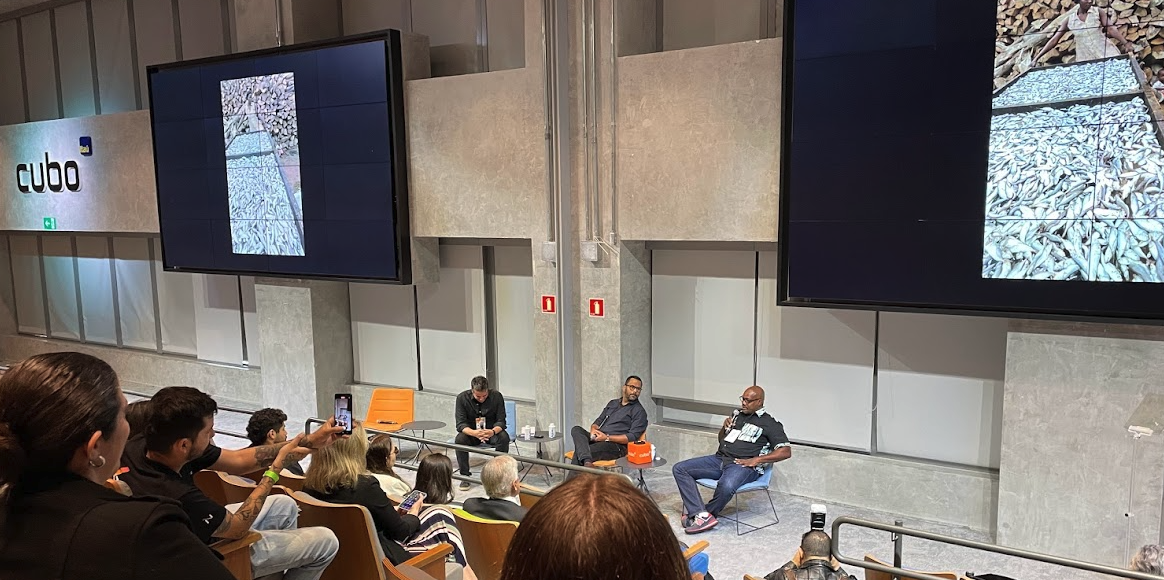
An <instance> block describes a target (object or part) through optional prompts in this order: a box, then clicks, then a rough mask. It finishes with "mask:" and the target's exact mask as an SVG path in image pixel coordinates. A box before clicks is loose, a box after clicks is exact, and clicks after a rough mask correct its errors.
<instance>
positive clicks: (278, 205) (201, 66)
mask: <svg viewBox="0 0 1164 580" xmlns="http://www.w3.org/2000/svg"><path fill="white" fill-rule="evenodd" d="M148 75H149V88H150V108H151V114H152V125H153V137H154V152H155V167H156V175H157V189H158V211H159V218H160V227H161V237H162V254H163V258H164V265H165V268H167V269H172V270H182V271H201V272H219V273H222V272H229V273H251V274H259V275H272V276H296V277H308V278H343V279H362V280H384V281H394V282H404V283H407V282H409V281H410V273H409V263H410V261H409V245H408V203H407V178H406V157H405V151H404V138H403V135H404V125H403V85H402V83H403V81H402V78H401V60H400V36H399V33H398V32H395V31H391V32H389V33H384V34H379V35H372V36H361V37H356V38H349V39H342V40H339V41H331V42H326V43H316V44H309V45H299V46H288V47H283V48H279V49H272V50H264V51H258V52H252V53H244V54H237V55H231V56H227V57H217V58H213V59H206V60H200V61H190V62H181V63H173V64H169V65H161V66H156V67H150V68H149V70H148Z"/></svg>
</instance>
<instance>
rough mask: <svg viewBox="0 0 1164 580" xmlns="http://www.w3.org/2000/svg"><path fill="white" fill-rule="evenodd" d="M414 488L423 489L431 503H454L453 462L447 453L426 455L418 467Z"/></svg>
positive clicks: (426, 498) (426, 501) (427, 500)
mask: <svg viewBox="0 0 1164 580" xmlns="http://www.w3.org/2000/svg"><path fill="white" fill-rule="evenodd" d="M414 489H417V490H419V491H423V492H424V494H425V496H427V497H425V500H424V501H425V503H428V504H430V505H448V504H451V503H453V462H452V461H449V458H448V456H446V455H436V454H433V455H426V456H425V458H424V459H421V460H420V466H419V467H417V468H416V487H415V488H414Z"/></svg>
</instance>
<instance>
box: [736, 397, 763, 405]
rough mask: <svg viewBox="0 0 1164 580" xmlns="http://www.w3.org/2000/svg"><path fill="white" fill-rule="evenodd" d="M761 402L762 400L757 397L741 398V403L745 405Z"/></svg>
mask: <svg viewBox="0 0 1164 580" xmlns="http://www.w3.org/2000/svg"><path fill="white" fill-rule="evenodd" d="M759 400H760V397H755V398H752V399H749V398H747V397H740V402H741V403H744V404H745V405H751V404H752V403H755V402H756V401H759Z"/></svg>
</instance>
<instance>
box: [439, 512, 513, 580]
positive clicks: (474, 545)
mask: <svg viewBox="0 0 1164 580" xmlns="http://www.w3.org/2000/svg"><path fill="white" fill-rule="evenodd" d="M453 517H454V518H456V519H457V529H458V530H460V531H461V539H462V540H463V541H464V542H465V558H466V559H467V560H468V561H469V567H470V568H472V569H473V573H474V574H476V575H477V578H479V579H480V580H498V579H499V578H501V567H502V566H503V565H504V564H505V552H506V550H508V549H509V542H510V541H511V540H513V534H515V533H516V532H517V522H503V521H497V520H487V519H484V518H479V517H477V516H475V515H472V514H470V513H469V512H467V511H465V510H462V509H455V510H453Z"/></svg>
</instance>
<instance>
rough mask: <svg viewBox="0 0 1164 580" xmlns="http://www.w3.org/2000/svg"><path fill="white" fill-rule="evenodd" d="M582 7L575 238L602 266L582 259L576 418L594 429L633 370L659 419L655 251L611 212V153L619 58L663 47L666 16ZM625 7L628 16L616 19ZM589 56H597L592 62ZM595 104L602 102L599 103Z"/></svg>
mask: <svg viewBox="0 0 1164 580" xmlns="http://www.w3.org/2000/svg"><path fill="white" fill-rule="evenodd" d="M572 4H573V6H572V10H571V13H570V16H571V23H572V25H573V30H574V32H576V34H574V35H572V36H571V42H570V50H571V61H572V63H573V69H574V70H573V71H572V73H571V74H572V75H573V76H572V78H573V80H574V82H573V83H572V86H574V87H577V89H576V90H573V91H571V103H570V104H571V109H572V111H574V112H575V114H574V115H572V119H573V120H574V122H575V123H576V125H575V127H574V137H575V140H574V151H573V153H574V155H573V156H572V160H573V164H574V166H573V169H574V172H573V175H574V185H573V186H574V188H575V196H574V201H575V204H574V212H575V215H577V216H579V219H577V220H576V221H575V224H576V226H577V227H575V229H574V235H575V237H574V239H573V240H572V242H573V243H574V244H576V245H575V247H576V248H580V247H581V245H582V244H583V243H597V244H598V252H597V254H598V256H597V260H596V261H586V260H582V259H579V260H577V261H576V267H577V268H579V275H578V280H579V288H578V290H579V294H578V302H577V304H576V308H577V312H578V316H579V318H578V333H577V336H578V338H577V341H576V351H577V355H576V361H577V362H576V365H575V382H576V384H575V389H574V396H575V405H574V408H575V412H574V417H573V422H574V423H575V424H580V425H589V424H590V422H592V421H593V420H594V418H595V417H596V416H597V415H598V413H599V412H600V411H601V410H602V408H603V407H604V406H605V405H606V403H607V402H608V401H609V400H610V399H613V398H615V397H617V396H619V394H620V392H621V387H622V384H623V380H624V379H625V378H626V377H627V376H628V375H632V374H634V375H638V376H640V377H642V378H643V392H642V395H641V397H640V401H641V402H642V403H643V404H644V406H646V407H647V411H648V413H649V414H650V416H651V417H652V418H653V417H654V404H653V402H652V400H651V342H650V337H651V260H650V251H649V250H647V248H646V244H645V242H642V241H625V240H622V239H621V237H620V236H619V234H618V223H617V221H616V220H615V216H614V215H613V213H612V211H611V208H613V207H614V206H615V204H614V199H615V197H614V196H616V195H618V192H617V191H615V190H614V186H613V183H614V179H613V171H614V170H615V168H616V166H617V163H618V159H617V156H615V155H612V154H611V152H612V150H613V148H614V145H615V140H616V132H617V127H615V126H614V119H615V115H614V107H615V106H616V103H617V95H616V94H615V93H614V91H612V90H611V88H612V87H614V86H615V85H616V79H617V62H616V61H614V59H612V58H611V57H612V55H614V54H616V53H624V54H625V53H627V49H629V53H631V54H637V53H641V52H649V51H651V49H653V48H654V47H655V46H656V40H657V38H656V35H657V30H658V28H657V21H656V15H657V11H656V6H655V1H654V0H635V1H633V2H617V3H616V2H614V1H613V0H598V1H597V2H596V8H597V9H596V11H595V13H590V14H587V13H584V11H583V6H584V4H583V3H572ZM616 8H617V10H618V14H617V15H614V10H615V9H616ZM612 17H613V18H615V25H616V26H615V28H616V29H615V30H612V26H611V24H612V21H611V19H612ZM591 21H593V22H592V24H591ZM590 30H593V34H594V38H593V39H592V40H591V39H588V36H587V35H588V33H589V31H590ZM612 32H613V33H614V35H615V36H616V37H617V39H618V43H617V46H615V45H614V44H612V42H611V34H612ZM586 51H590V52H591V53H592V55H591V56H590V57H586V56H585V54H586ZM588 59H589V61H590V63H591V64H590V65H589V67H587V66H586V61H587V60H588ZM587 91H589V92H590V95H589V97H587ZM590 102H594V103H595V106H593V107H590V106H589V103H590ZM588 107H589V109H588ZM587 141H589V143H587ZM588 149H589V151H587V150H588ZM586 216H589V217H588V218H587V217H586ZM588 222H589V227H588V225H587V223H588ZM592 298H596V299H601V300H603V310H604V312H603V316H602V317H596V316H593V315H592V314H591V311H590V299H592Z"/></svg>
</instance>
